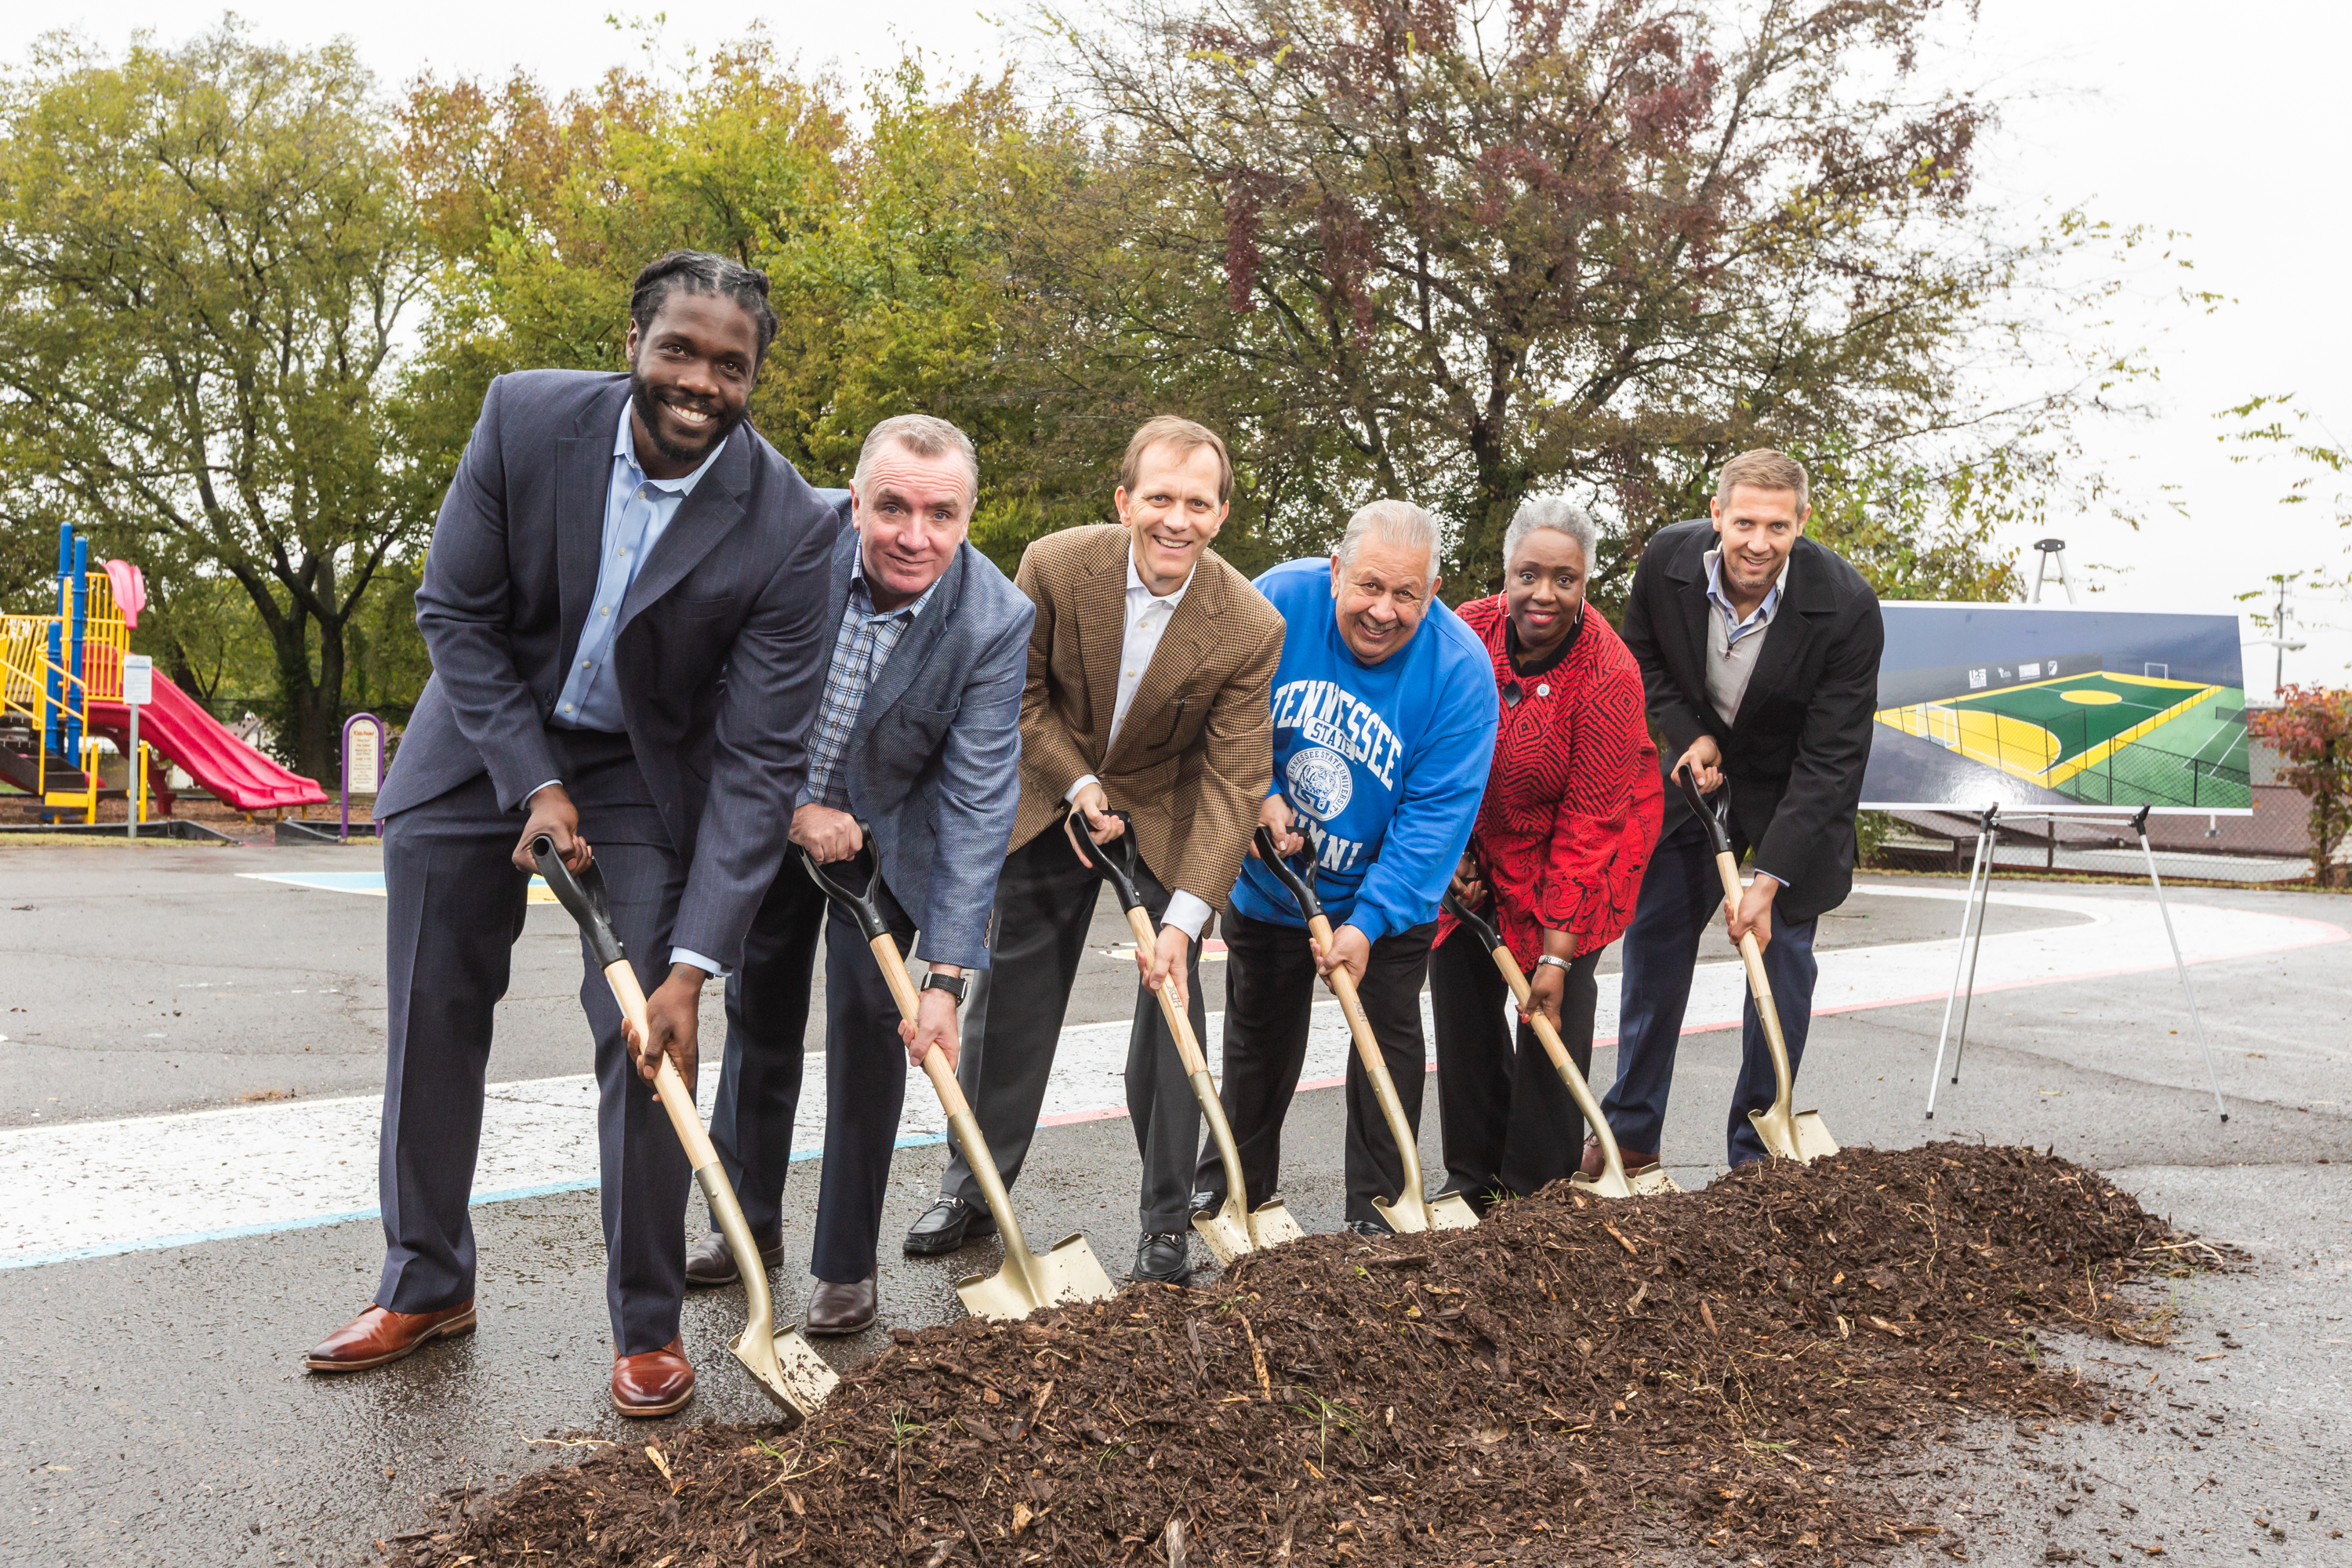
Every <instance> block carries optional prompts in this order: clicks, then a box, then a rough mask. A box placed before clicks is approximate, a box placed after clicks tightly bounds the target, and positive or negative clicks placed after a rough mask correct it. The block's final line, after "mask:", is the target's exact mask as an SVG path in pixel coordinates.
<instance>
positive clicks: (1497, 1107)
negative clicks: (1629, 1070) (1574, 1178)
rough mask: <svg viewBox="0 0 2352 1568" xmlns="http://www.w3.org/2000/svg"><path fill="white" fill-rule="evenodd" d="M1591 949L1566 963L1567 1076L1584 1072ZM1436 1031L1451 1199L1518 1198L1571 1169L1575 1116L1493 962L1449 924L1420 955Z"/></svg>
mask: <svg viewBox="0 0 2352 1568" xmlns="http://www.w3.org/2000/svg"><path fill="white" fill-rule="evenodd" d="M1600 968H1601V953H1600V951H1599V950H1597V949H1596V950H1595V951H1593V952H1588V953H1584V954H1581V955H1580V956H1579V957H1577V958H1575V959H1573V960H1571V961H1570V964H1569V970H1568V975H1567V984H1566V986H1565V987H1564V989H1563V991H1562V994H1561V996H1560V1006H1559V1037H1560V1043H1561V1044H1562V1045H1564V1046H1566V1047H1568V1059H1569V1060H1570V1061H1571V1062H1574V1063H1575V1064H1576V1070H1577V1071H1579V1072H1580V1073H1590V1072H1591V1070H1592V1015H1593V1010H1594V1009H1595V1007H1596V1006H1598V1005H1599V1003H1600V1000H1601V985H1600V981H1599V978H1598V972H1599V970H1600ZM1429 1003H1430V1013H1431V1016H1432V1018H1433V1022H1434V1023H1435V1024H1436V1026H1437V1116H1438V1122H1437V1124H1438V1130H1439V1131H1440V1133H1441V1134H1442V1135H1443V1137H1444V1140H1445V1185H1446V1187H1447V1188H1448V1189H1449V1190H1451V1191H1454V1192H1462V1193H1490V1192H1505V1193H1508V1194H1512V1195H1513V1196H1515V1197H1526V1196H1527V1195H1528V1194H1529V1193H1535V1192H1540V1191H1542V1190H1543V1189H1544V1188H1545V1187H1547V1186H1549V1185H1550V1184H1552V1183H1554V1182H1557V1181H1560V1180H1563V1179H1565V1178H1566V1177H1568V1176H1570V1175H1571V1174H1573V1173H1575V1171H1576V1167H1577V1163H1578V1161H1579V1160H1580V1158H1581V1156H1582V1153H1583V1149H1584V1113H1583V1112H1582V1111H1580V1110H1578V1109H1577V1108H1576V1100H1575V1097H1574V1096H1572V1095H1570V1093H1569V1092H1568V1085H1567V1084H1565V1083H1563V1082H1561V1081H1560V1076H1559V1071H1558V1070H1557V1069H1556V1068H1553V1066H1552V1065H1551V1057H1550V1055H1549V1053H1547V1052H1546V1051H1545V1050H1544V1048H1543V1042H1542V1041H1540V1040H1538V1039H1537V1038H1536V1032H1535V1031H1534V1030H1533V1029H1531V1028H1529V1027H1528V1026H1527V1025H1526V1024H1525V1023H1519V1024H1517V1029H1516V1030H1514V1028H1513V1023H1514V1021H1516V1020H1517V1017H1518V1009H1517V1005H1516V1004H1515V1003H1514V1002H1513V1001H1512V1000H1511V991H1510V987H1509V985H1508V984H1506V983H1505V982H1504V979H1503V975H1502V972H1501V971H1500V970H1498V969H1496V967H1495V959H1494V955H1493V954H1492V953H1491V952H1488V951H1487V949H1486V943H1484V942H1480V941H1479V940H1478V939H1477V938H1476V937H1475V935H1473V934H1471V933H1470V932H1468V931H1463V930H1462V929H1461V928H1459V927H1456V928H1455V929H1454V931H1453V933H1452V934H1450V935H1449V936H1447V938H1446V939H1445V941H1444V942H1441V943H1439V944H1438V946H1437V948H1436V949H1435V950H1434V951H1433V952H1431V954H1430V956H1429Z"/></svg>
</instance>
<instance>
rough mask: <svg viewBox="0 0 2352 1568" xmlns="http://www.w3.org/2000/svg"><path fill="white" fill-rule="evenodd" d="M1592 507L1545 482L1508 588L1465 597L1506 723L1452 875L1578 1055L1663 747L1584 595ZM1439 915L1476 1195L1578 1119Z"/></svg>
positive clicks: (1566, 1147)
mask: <svg viewBox="0 0 2352 1568" xmlns="http://www.w3.org/2000/svg"><path fill="white" fill-rule="evenodd" d="M1593 540H1594V535H1593V527H1592V520H1591V518H1589V517H1588V516H1586V515H1585V513H1584V511H1583V510H1582V509H1581V508H1580V507H1578V506H1576V505H1575V504H1574V503H1572V502H1570V501H1568V500H1562V499H1560V498H1559V497H1556V496H1539V497H1537V498H1535V499H1533V500H1528V502H1527V503H1526V504H1524V505H1523V506H1521V507H1520V508H1519V512H1518V515H1517V517H1516V518H1514V519H1512V521H1511V526H1510V530H1509V531H1508V532H1507V534H1506V535H1505V537H1504V542H1503V559H1504V562H1505V566H1504V573H1503V592H1502V593H1500V594H1498V595H1495V596H1494V597H1492V598H1487V599H1479V600H1476V601H1475V602H1473V603H1471V604H1467V605H1463V606H1462V608H1461V612H1460V613H1461V616H1462V619H1463V620H1464V622H1465V623H1466V624H1467V625H1468V626H1469V627H1470V629H1471V630H1472V631H1474V632H1475V633H1477V634H1478V636H1479V637H1481V638H1482V639H1484V640H1485V642H1486V649H1487V652H1488V653H1489V654H1490V655H1491V656H1492V657H1493V658H1494V661H1495V686H1496V700H1497V701H1498V702H1500V703H1501V705H1502V710H1503V712H1502V728H1501V731H1500V733H1499V734H1498V735H1497V736H1496V742H1495V762H1494V766H1493V768H1492V770H1491V771H1490V772H1489V773H1487V775H1486V798H1485V799H1484V800H1483V801H1482V802H1481V803H1480V804H1479V807H1478V821H1477V826H1475V828H1474V829H1473V831H1472V833H1471V837H1470V848H1469V850H1468V852H1467V853H1466V854H1465V855H1464V856H1463V858H1462V866H1461V868H1460V870H1459V871H1458V872H1457V873H1456V874H1455V877H1454V890H1455V891H1456V892H1457V893H1459V894H1461V895H1462V897H1463V900H1464V902H1465V903H1466V904H1468V905H1469V906H1470V907H1471V908H1473V909H1476V908H1478V907H1480V906H1481V905H1482V904H1485V903H1487V902H1488V901H1489V900H1491V904H1492V908H1491V910H1490V913H1489V918H1490V919H1494V918H1496V917H1497V916H1499V919H1500V925H1501V930H1502V933H1503V940H1504V942H1506V943H1507V945H1508V946H1509V948H1510V950H1511V954H1512V956H1513V957H1515V958H1517V960H1518V961H1519V966H1520V967H1521V968H1522V969H1524V970H1525V971H1527V973H1528V984H1529V986H1530V988H1531V990H1532V992H1533V996H1532V998H1531V1000H1532V1003H1533V1005H1534V1006H1535V1007H1537V1008H1538V1009H1540V1010H1541V1011H1542V1012H1543V1014H1544V1015H1545V1016H1547V1017H1548V1018H1549V1019H1550V1020H1551V1022H1552V1025H1553V1026H1554V1027H1555V1028H1557V1029H1558V1030H1559V1034H1560V1037H1561V1038H1562V1039H1563V1040H1565V1041H1566V1042H1567V1045H1568V1048H1569V1054H1570V1057H1571V1058H1573V1059H1574V1060H1575V1062H1576V1065H1577V1068H1578V1069H1579V1070H1580V1071H1589V1070H1590V1068H1591V1061H1592V1016H1593V1007H1594V1005H1595V1003H1596V1002H1597V1001H1598V1000H1599V997H1600V987H1599V985H1598V984H1597V983H1596V981H1595V971H1597V970H1598V969H1599V967H1600V964H1601V949H1602V948H1604V947H1607V946H1608V945H1609V944H1610V943H1611V942H1614V941H1616V940H1617V938H1618V936H1619V935H1620V934H1622V932H1623V931H1624V929H1625V927H1626V925H1627V923H1628V922H1630V921H1632V920H1633V899H1634V895H1635V894H1636V893H1637V892H1639V891H1640V889H1641V886H1642V872H1643V868H1645V867H1646V866H1647V865H1648V864H1649V860H1650V851H1651V850H1652V849H1653V848H1654V847H1655V846H1656V844H1657V841H1658V825H1659V821H1660V818H1661V816H1662V807H1663V802H1662V799H1661V795H1660V789H1659V784H1658V755H1657V750H1656V748H1655V747H1654V746H1653V745H1652V744H1651V742H1650V738H1649V731H1648V728H1647V726H1646V724H1645V723H1644V721H1643V716H1642V714H1643V707H1642V671H1641V668H1640V667H1639V666H1637V665H1636V664H1635V663H1634V662H1633V654H1632V653H1631V652H1629V651H1628V650H1627V649H1626V647H1625V645H1624V643H1623V642H1622V641H1620V640H1619V638H1618V636H1617V634H1616V632H1615V631H1614V630H1612V628H1611V627H1610V625H1609V623H1608V621H1607V620H1606V619H1604V618H1603V617H1602V616H1601V614H1600V612H1598V611H1596V610H1593V609H1591V608H1589V607H1588V606H1587V605H1586V604H1585V602H1584V584H1585V578H1586V575H1587V574H1588V572H1589V570H1590V567H1591V561H1592V549H1593ZM1454 925H1455V922H1454V920H1453V918H1452V917H1451V916H1449V915H1441V916H1440V917H1439V921H1438V927H1437V944H1438V945H1437V947H1436V949H1435V951H1434V952H1433V953H1432V955H1431V958H1430V969H1429V988H1430V1001H1431V1005H1432V1009H1433V1012H1434V1014H1435V1017H1436V1024H1437V1085H1438V1106H1439V1110H1440V1121H1441V1125H1442V1127H1443V1130H1444V1140H1445V1169H1446V1183H1445V1186H1446V1190H1447V1191H1449V1192H1459V1193H1461V1194H1464V1195H1465V1196H1466V1197H1469V1198H1470V1199H1471V1201H1472V1202H1473V1203H1474V1204H1476V1205H1478V1206H1481V1207H1483V1206H1485V1204H1486V1201H1488V1200H1489V1199H1490V1198H1491V1197H1492V1196H1494V1195H1495V1194H1498V1193H1511V1194H1520V1195H1524V1194H1528V1193H1532V1192H1534V1191H1536V1190H1537V1189H1538V1188H1540V1187H1542V1186H1544V1185H1546V1184H1549V1183H1551V1182H1554V1181H1557V1180H1559V1179H1560V1178H1561V1177H1563V1176H1566V1175H1569V1174H1570V1173H1572V1172H1574V1171H1575V1169H1576V1167H1577V1161H1578V1158H1579V1156H1580V1153H1581V1152H1582V1146H1583V1142H1584V1121H1583V1118H1582V1117H1581V1116H1580V1114H1579V1113H1578V1111H1577V1109H1576V1102H1575V1101H1574V1100H1571V1099H1570V1097H1569V1093H1568V1089H1567V1087H1566V1086H1565V1085H1563V1084H1562V1083H1561V1082H1560V1080H1559V1074H1558V1073H1556V1072H1554V1071H1553V1070H1552V1066H1551V1060H1550V1058H1549V1057H1547V1056H1546V1055H1545V1054H1544V1049H1543V1047H1542V1045H1541V1044H1540V1043H1539V1042H1538V1040H1537V1039H1536V1037H1535V1035H1534V1032H1533V1031H1532V1030H1530V1029H1529V1028H1528V1026H1527V1024H1526V1023H1525V1022H1524V1021H1521V1022H1520V1023H1519V1025H1518V1027H1517V1040H1516V1049H1515V1048H1514V1045H1515V1042H1514V1039H1513V1030H1512V1029H1511V1027H1510V1026H1509V1024H1508V1023H1507V1021H1506V1017H1505V1009H1506V1007H1507V1005H1508V1004H1509V996H1508V994H1507V991H1506V989H1505V987H1504V984H1503V977H1502V975H1501V974H1499V973H1496V969H1495V963H1494V958H1493V956H1492V955H1491V954H1490V953H1488V952H1486V948H1485V947H1484V946H1483V945H1481V944H1480V943H1479V942H1477V941H1476V940H1475V938H1473V937H1469V936H1464V937H1461V938H1460V939H1459V940H1448V939H1449V938H1451V937H1452V936H1453V935H1454Z"/></svg>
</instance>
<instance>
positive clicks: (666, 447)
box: [629, 370, 751, 463]
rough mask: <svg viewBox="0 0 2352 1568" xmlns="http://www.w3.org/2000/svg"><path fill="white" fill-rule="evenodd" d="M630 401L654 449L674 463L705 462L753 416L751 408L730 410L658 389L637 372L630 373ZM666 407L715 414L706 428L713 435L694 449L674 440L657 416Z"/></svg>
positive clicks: (702, 440)
mask: <svg viewBox="0 0 2352 1568" xmlns="http://www.w3.org/2000/svg"><path fill="white" fill-rule="evenodd" d="M629 401H630V402H631V403H632V404H633V405H635V408H636V411H637V423H638V424H639V425H641V426H644V427H645V432H646V437H647V438H649V439H650V440H651V441H652V442H653V444H654V450H655V451H656V452H659V453H660V454H661V455H662V456H663V457H665V458H668V459H669V460H670V461H671V462H673V463H699V462H701V461H702V459H703V458H708V457H709V456H710V454H711V453H713V452H715V451H717V450H718V449H719V443H720V442H722V441H724V440H726V439H727V437H730V436H731V435H733V434H734V433H735V426H738V425H740V424H741V423H743V420H744V418H745V416H748V415H749V414H750V413H751V408H750V406H749V405H745V406H744V407H741V408H737V409H733V410H729V409H726V408H723V407H720V406H719V405H715V404H706V403H704V402H702V401H701V400H700V399H698V398H691V397H687V396H684V395H681V394H678V393H675V392H670V391H667V389H662V390H656V388H655V387H653V386H652V385H650V384H647V383H646V378H645V377H644V376H643V375H640V374H638V373H637V372H635V371H634V370H632V371H631V372H629ZM664 404H667V405H669V406H671V407H673V408H691V409H694V410H696V411H697V412H699V413H707V414H709V415H711V416H712V418H711V421H710V424H709V426H707V427H706V428H707V429H708V430H709V434H708V435H707V436H705V437H703V438H702V439H701V440H700V441H699V442H697V443H695V444H694V445H691V446H681V445H680V444H678V443H677V442H676V441H672V440H671V439H669V437H667V436H665V435H663V434H662V421H661V420H660V418H659V417H657V416H656V408H657V407H659V406H660V405H664Z"/></svg>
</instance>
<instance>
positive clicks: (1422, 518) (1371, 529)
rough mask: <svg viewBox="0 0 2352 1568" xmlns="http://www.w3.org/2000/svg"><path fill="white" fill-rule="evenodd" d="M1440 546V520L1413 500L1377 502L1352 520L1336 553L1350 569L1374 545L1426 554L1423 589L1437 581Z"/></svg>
mask: <svg viewBox="0 0 2352 1568" xmlns="http://www.w3.org/2000/svg"><path fill="white" fill-rule="evenodd" d="M1438 542H1439V540H1438V532H1437V520H1436V519H1435V518H1433V517H1432V516H1430V515H1429V513H1427V512H1425V511H1423V510H1421V508H1419V507H1417V506H1415V505H1413V504H1412V502H1411V501H1409V500H1376V501H1374V502H1372V503H1371V504H1370V505H1369V506H1367V507H1364V508H1362V509H1361V510H1359V511H1358V512H1357V513H1356V515H1355V516H1353V517H1351V518H1349V520H1348V531H1347V532H1345V533H1343V534H1341V535H1340V536H1339V549H1338V550H1336V551H1335V552H1333V553H1334V554H1336V555H1338V556H1339V564H1340V565H1341V566H1343V567H1346V566H1352V565H1353V564H1355V561H1356V552H1358V551H1359V550H1361V549H1362V548H1363V547H1364V546H1365V545H1366V544H1370V543H1377V544H1386V545H1389V546H1391V547H1392V548H1394V549H1398V550H1420V551H1424V552H1427V553H1428V556H1429V572H1428V574H1427V575H1426V577H1424V578H1423V583H1422V586H1423V588H1426V587H1428V585H1429V584H1432V583H1434V582H1435V581H1437V547H1438Z"/></svg>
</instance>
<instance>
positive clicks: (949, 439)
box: [851, 414, 980, 511]
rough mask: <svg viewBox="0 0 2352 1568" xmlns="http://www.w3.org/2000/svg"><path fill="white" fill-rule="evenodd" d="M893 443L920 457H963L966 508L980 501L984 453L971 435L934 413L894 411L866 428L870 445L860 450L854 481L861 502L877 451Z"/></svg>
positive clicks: (893, 445)
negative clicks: (979, 451) (874, 424)
mask: <svg viewBox="0 0 2352 1568" xmlns="http://www.w3.org/2000/svg"><path fill="white" fill-rule="evenodd" d="M888 447H905V448H906V449H907V450H908V451H909V452H912V453H913V454H914V455H915V456H916V457H918V458H941V457H945V456H946V455H947V454H949V453H950V452H953V453H954V454H955V455H956V456H957V457H959V458H962V459H963V471H964V490H963V500H964V510H967V511H969V510H971V509H972V508H973V507H974V506H976V505H978V504H979V502H980V454H979V453H978V452H977V451H975V450H974V449H973V447H972V444H971V437H969V436H967V435H965V434H964V433H963V432H962V431H961V430H959V429H957V428H956V427H955V426H952V425H950V424H949V423H948V422H947V421H946V420H944V419H941V418H940V417H938V416H935V415H930V414H898V415H893V416H891V417H889V418H887V419H885V420H884V421H882V423H881V424H879V425H877V426H874V428H873V429H871V430H868V431H867V432H866V445H865V446H864V447H860V448H859V449H858V453H857V475H856V479H853V480H852V481H851V482H852V483H853V484H855V485H856V487H857V494H858V498H859V500H860V503H861V504H863V502H864V501H865V500H866V474H867V472H868V471H869V470H870V469H872V468H873V467H874V458H875V455H876V454H877V453H879V452H882V451H884V450H886V449H887V448H888Z"/></svg>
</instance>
